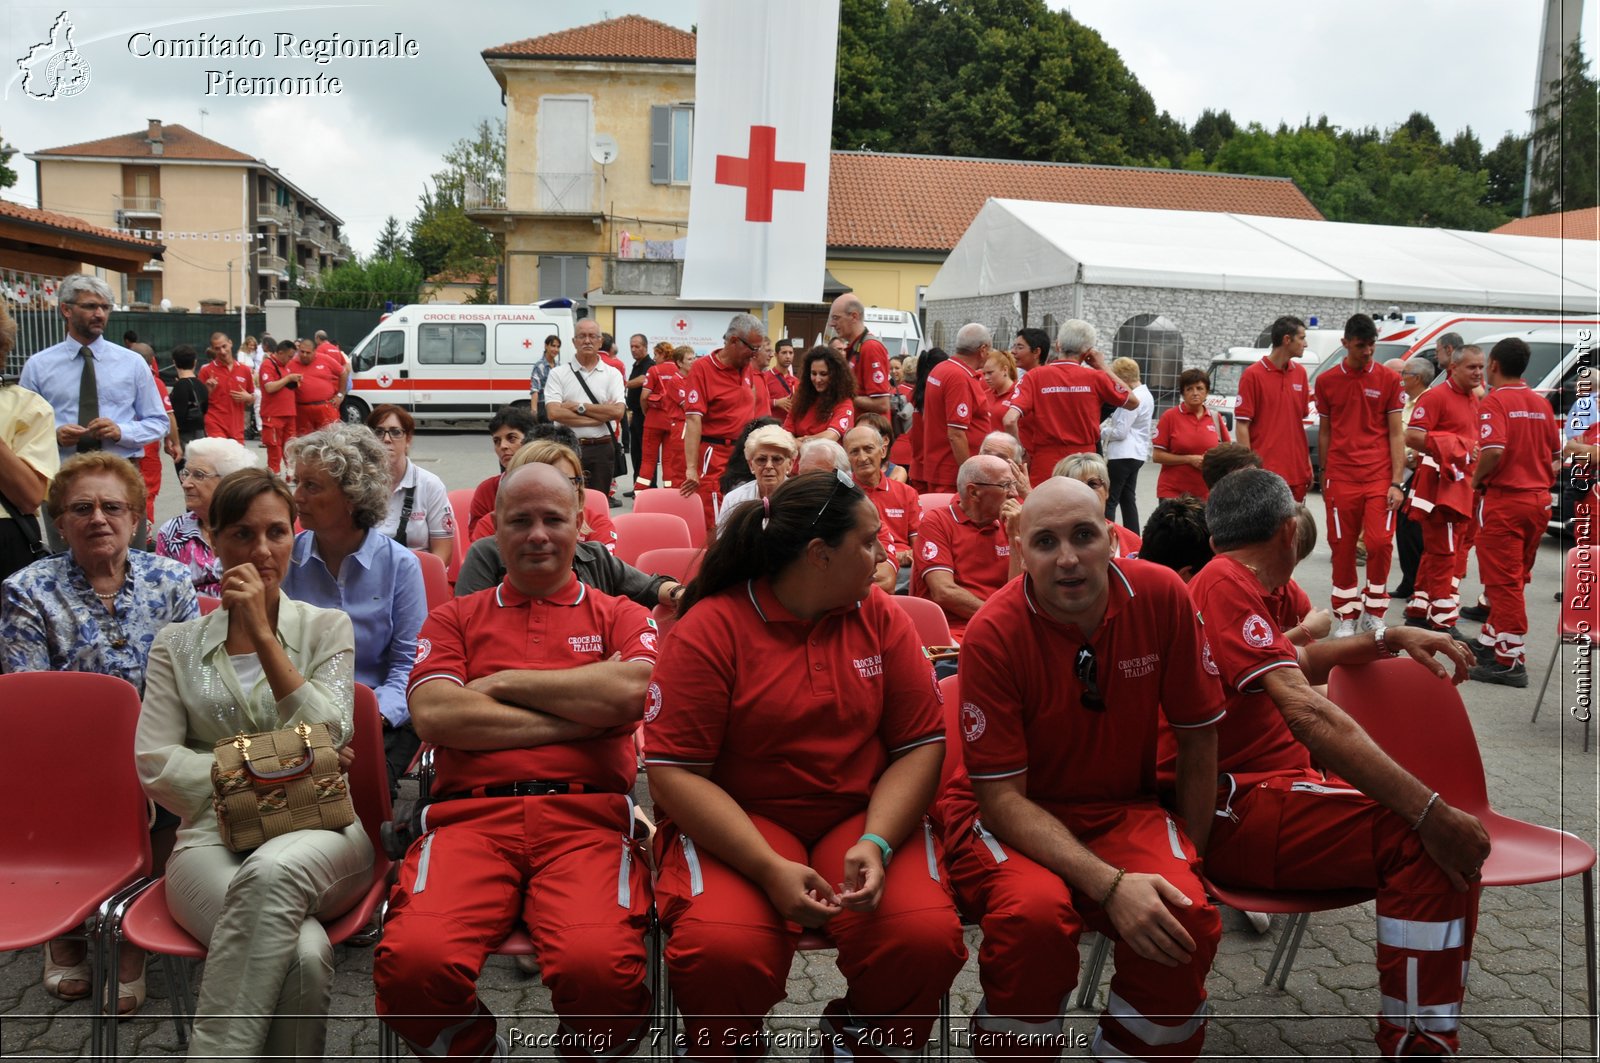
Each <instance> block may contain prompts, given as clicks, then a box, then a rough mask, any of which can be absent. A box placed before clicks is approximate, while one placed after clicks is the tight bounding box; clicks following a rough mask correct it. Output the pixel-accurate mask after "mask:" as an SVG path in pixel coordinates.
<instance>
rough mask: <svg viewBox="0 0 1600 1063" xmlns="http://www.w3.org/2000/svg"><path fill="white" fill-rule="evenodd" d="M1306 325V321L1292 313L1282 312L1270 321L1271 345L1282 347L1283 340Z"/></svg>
mask: <svg viewBox="0 0 1600 1063" xmlns="http://www.w3.org/2000/svg"><path fill="white" fill-rule="evenodd" d="M1305 327H1306V323H1305V322H1304V321H1301V320H1300V319H1299V318H1297V317H1295V316H1294V315H1293V314H1284V315H1283V316H1282V317H1280V318H1279V319H1278V320H1276V321H1274V322H1273V323H1272V345H1273V346H1274V347H1282V346H1283V341H1284V340H1286V339H1288V338H1289V337H1290V336H1293V335H1294V334H1295V333H1296V332H1299V331H1300V330H1301V329H1303V328H1305Z"/></svg>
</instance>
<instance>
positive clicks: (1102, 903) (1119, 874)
mask: <svg viewBox="0 0 1600 1063" xmlns="http://www.w3.org/2000/svg"><path fill="white" fill-rule="evenodd" d="M1127 873H1128V869H1127V868H1125V867H1119V868H1117V877H1116V878H1114V879H1112V880H1111V888H1110V889H1108V890H1106V895H1105V896H1104V897H1101V898H1100V907H1102V908H1104V907H1105V906H1106V905H1107V904H1110V903H1111V895H1112V894H1113V893H1115V892H1117V887H1118V886H1120V885H1122V876H1123V875H1126V874H1127Z"/></svg>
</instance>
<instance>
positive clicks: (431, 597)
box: [411, 550, 455, 613]
mask: <svg viewBox="0 0 1600 1063" xmlns="http://www.w3.org/2000/svg"><path fill="white" fill-rule="evenodd" d="M411 552H412V553H413V554H416V555H417V561H418V563H419V564H421V565H422V593H423V594H424V595H426V596H427V599H428V612H430V613H431V612H433V611H434V610H435V609H437V608H439V606H441V605H443V604H444V603H445V602H448V601H449V600H450V599H451V598H453V597H455V595H454V594H452V593H451V591H450V578H449V576H448V574H447V572H448V570H447V569H446V568H445V567H444V562H443V561H441V560H439V555H438V554H430V553H429V552H428V551H426V550H413V551H411Z"/></svg>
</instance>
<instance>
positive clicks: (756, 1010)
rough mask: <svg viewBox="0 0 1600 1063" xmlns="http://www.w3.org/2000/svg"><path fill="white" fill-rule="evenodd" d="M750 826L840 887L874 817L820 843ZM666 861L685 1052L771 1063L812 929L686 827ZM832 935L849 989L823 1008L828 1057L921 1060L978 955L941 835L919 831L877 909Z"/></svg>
mask: <svg viewBox="0 0 1600 1063" xmlns="http://www.w3.org/2000/svg"><path fill="white" fill-rule="evenodd" d="M750 818H751V821H752V822H754V823H755V826H756V829H757V830H759V831H760V832H761V836H762V837H763V838H765V839H766V840H767V842H768V843H769V844H770V845H771V846H772V847H773V849H774V850H776V851H777V852H778V854H779V855H780V856H783V857H784V858H785V859H788V860H793V861H795V862H797V863H806V864H810V865H811V866H812V867H814V868H816V869H817V871H818V872H819V873H820V874H821V875H822V876H823V877H824V878H826V879H827V880H828V881H829V882H838V881H839V876H840V874H841V871H842V869H843V867H844V854H845V851H846V850H848V849H849V848H850V847H851V846H852V845H854V844H855V843H856V841H857V840H858V839H859V838H860V837H861V832H862V831H863V830H865V829H866V821H867V820H866V814H865V813H864V812H863V813H858V814H856V815H854V816H851V817H850V818H848V819H846V820H844V821H843V822H842V823H840V824H838V825H837V826H835V827H834V828H833V829H832V830H829V831H828V832H827V833H826V834H824V835H823V836H822V837H821V838H820V839H818V840H817V842H816V843H815V844H813V845H811V846H809V847H808V846H807V845H806V844H805V843H804V842H802V841H801V840H800V839H798V838H796V837H795V836H794V835H793V834H790V833H789V832H788V831H786V830H784V829H783V828H782V827H780V826H778V825H777V824H775V823H773V822H772V821H770V820H767V819H763V818H761V817H760V816H752V817H750ZM656 865H657V868H658V874H657V879H656V900H657V905H656V906H657V910H658V912H659V913H660V917H661V923H662V925H663V926H664V927H665V928H666V929H667V931H668V932H669V933H670V935H671V936H670V937H669V938H668V940H667V948H666V960H667V971H668V976H669V977H670V979H671V981H672V994H673V998H674V999H675V1000H676V1002H677V1004H678V1006H679V1008H680V1009H681V1010H682V1012H683V1022H684V1039H685V1043H684V1048H683V1050H684V1051H685V1052H686V1054H687V1055H688V1056H690V1057H692V1058H702V1059H704V1058H712V1057H720V1058H738V1059H759V1058H760V1057H761V1056H763V1055H765V1054H766V1052H767V1049H768V1047H769V1046H768V1045H767V1044H766V1043H765V1040H764V1039H763V1038H762V1036H761V1032H762V1029H763V1017H764V1016H765V1015H766V1013H767V1012H768V1011H770V1010H771V1009H772V1006H773V1005H774V1004H776V1003H777V1002H778V1001H780V1000H782V999H783V998H784V986H785V983H786V982H787V981H788V977H789V964H790V962H791V960H792V959H793V957H794V952H795V945H796V944H797V943H798V941H799V940H800V927H799V926H797V925H796V924H794V923H790V922H787V921H785V920H784V919H783V918H782V917H781V916H779V915H778V913H777V912H776V911H775V910H774V909H773V907H772V902H771V901H769V900H768V899H767V895H766V893H765V892H764V891H763V890H762V889H761V887H759V886H757V885H756V884H755V883H754V882H751V881H750V880H749V879H747V878H745V877H744V876H743V875H741V874H739V873H738V872H737V871H735V870H733V869H732V868H730V867H729V866H728V865H726V864H724V863H723V862H722V861H720V860H718V859H717V858H716V857H714V856H712V855H711V854H709V853H707V852H704V851H702V850H699V849H696V848H695V847H694V843H693V842H692V841H690V840H689V839H688V838H687V837H685V836H684V835H682V834H681V833H679V832H678V831H677V830H676V829H674V828H671V827H663V829H662V830H660V831H658V832H657V834H656ZM825 929H826V933H827V934H828V936H829V937H830V938H831V939H832V940H833V942H834V944H835V945H836V946H837V947H838V950H839V961H838V963H839V971H840V973H841V974H843V975H844V977H845V981H846V983H847V984H848V986H849V988H848V989H847V990H846V993H845V997H844V999H843V1000H835V1001H832V1002H831V1003H829V1004H828V1006H827V1009H826V1010H825V1011H824V1012H823V1017H822V1043H821V1048H822V1053H823V1056H822V1058H824V1059H833V1058H835V1057H836V1055H837V1057H838V1058H842V1059H850V1058H865V1059H881V1058H899V1057H903V1056H907V1055H910V1054H912V1052H913V1051H915V1049H917V1048H918V1047H919V1046H921V1045H922V1043H923V1042H924V1041H926V1040H927V1039H928V1033H929V1031H930V1030H931V1029H932V1027H933V1020H934V1017H935V1016H936V1015H937V1014H938V1012H939V1000H940V997H942V996H943V995H944V993H945V991H946V990H948V989H949V988H950V983H951V982H953V981H954V980H955V977H956V974H957V972H959V971H960V970H961V965H962V964H963V963H965V962H966V958H967V950H966V946H965V945H964V944H963V943H962V939H961V921H960V918H959V917H958V916H957V915H956V910H955V906H954V904H953V903H952V902H951V900H950V893H949V890H948V888H947V887H946V886H945V884H944V883H943V882H942V881H940V877H939V863H938V852H937V846H936V845H935V842H934V837H933V832H932V829H931V828H930V827H926V826H925V827H924V830H923V832H922V833H921V834H920V835H918V834H914V835H912V836H911V837H910V838H909V839H907V841H906V843H905V845H904V846H903V847H902V848H901V850H900V851H899V852H898V853H897V854H896V855H895V858H894V860H892V861H891V862H890V864H889V868H888V873H887V875H886V876H885V879H884V888H883V895H882V900H881V901H880V902H879V904H878V908H877V910H876V911H874V912H852V911H844V912H840V913H839V914H838V915H836V916H834V917H833V918H832V919H831V920H829V922H828V925H827V927H826V928H825ZM835 1039H837V1040H835ZM836 1045H837V1046H838V1051H837V1053H836V1052H835V1046H836ZM780 1054H781V1055H783V1056H785V1057H786V1058H788V1057H790V1056H794V1055H799V1056H800V1057H802V1058H803V1057H804V1056H805V1054H806V1053H805V1052H803V1051H802V1052H799V1053H793V1052H787V1051H785V1052H781V1053H780Z"/></svg>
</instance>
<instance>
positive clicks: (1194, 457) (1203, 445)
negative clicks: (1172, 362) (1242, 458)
mask: <svg viewBox="0 0 1600 1063" xmlns="http://www.w3.org/2000/svg"><path fill="white" fill-rule="evenodd" d="M1178 393H1179V394H1180V395H1182V396H1183V401H1182V402H1181V403H1179V404H1178V405H1176V406H1174V407H1172V409H1170V410H1168V411H1167V412H1166V413H1164V414H1162V415H1161V420H1160V421H1158V422H1157V423H1156V434H1155V438H1154V439H1153V440H1152V441H1151V447H1152V450H1151V454H1152V455H1154V457H1155V462H1156V464H1157V465H1159V466H1161V474H1160V475H1159V476H1157V477H1156V497H1157V498H1176V497H1178V496H1179V495H1194V497H1196V498H1198V499H1201V500H1204V499H1205V498H1206V497H1208V496H1209V495H1210V494H1211V491H1210V489H1208V488H1207V487H1206V482H1205V481H1204V480H1203V479H1201V478H1200V459H1202V458H1203V457H1205V453H1206V451H1208V450H1210V449H1211V448H1212V447H1214V446H1216V445H1217V444H1218V443H1231V442H1233V436H1232V435H1230V434H1229V433H1228V426H1227V425H1225V424H1223V423H1222V418H1221V417H1218V416H1217V415H1216V414H1215V413H1213V412H1212V411H1210V410H1208V409H1206V396H1208V395H1210V394H1211V382H1210V381H1209V380H1208V379H1207V378H1206V373H1205V370H1203V369H1185V370H1184V371H1183V373H1182V375H1181V376H1179V377H1178Z"/></svg>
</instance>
